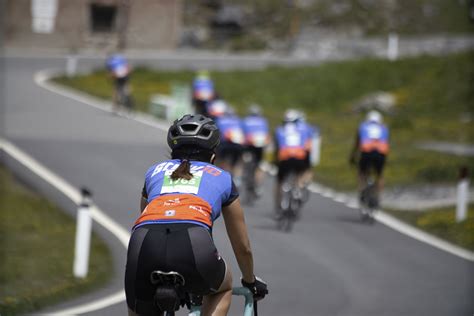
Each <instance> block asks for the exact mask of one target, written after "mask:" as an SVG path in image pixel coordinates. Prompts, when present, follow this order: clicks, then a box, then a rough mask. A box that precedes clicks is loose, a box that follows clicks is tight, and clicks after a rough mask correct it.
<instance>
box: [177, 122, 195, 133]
mask: <svg viewBox="0 0 474 316" xmlns="http://www.w3.org/2000/svg"><path fill="white" fill-rule="evenodd" d="M196 127H197V126H196V125H195V124H183V125H181V128H182V129H183V131H185V132H193V131H195V130H196Z"/></svg>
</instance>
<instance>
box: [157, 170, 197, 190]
mask: <svg viewBox="0 0 474 316" xmlns="http://www.w3.org/2000/svg"><path fill="white" fill-rule="evenodd" d="M172 173H173V171H172V170H167V171H165V176H164V178H163V186H162V187H161V193H162V194H163V193H191V194H197V193H198V191H199V185H200V184H201V179H202V174H203V172H202V171H197V172H194V173H193V178H192V179H190V180H186V179H176V180H173V179H171V174H172Z"/></svg>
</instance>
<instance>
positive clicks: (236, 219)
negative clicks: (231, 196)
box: [222, 198, 254, 283]
mask: <svg viewBox="0 0 474 316" xmlns="http://www.w3.org/2000/svg"><path fill="white" fill-rule="evenodd" d="M222 215H223V217H224V222H225V227H226V230H227V235H228V236H229V240H230V243H231V245H232V249H233V250H234V254H235V257H236V259H237V263H238V264H239V268H240V271H242V277H243V279H244V281H246V282H249V283H252V282H253V281H254V273H253V255H252V249H251V248H250V241H249V237H248V234H247V226H246V225H245V218H244V211H243V210H242V207H241V206H240V199H239V198H237V199H236V200H235V201H234V202H232V203H231V204H230V205H228V206H225V207H224V208H223V209H222Z"/></svg>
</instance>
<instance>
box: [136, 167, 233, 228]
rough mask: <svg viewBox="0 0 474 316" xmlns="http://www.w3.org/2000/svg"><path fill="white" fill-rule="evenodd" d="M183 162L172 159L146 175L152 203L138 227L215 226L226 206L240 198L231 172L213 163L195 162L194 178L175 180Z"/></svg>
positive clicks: (138, 221) (150, 202)
mask: <svg viewBox="0 0 474 316" xmlns="http://www.w3.org/2000/svg"><path fill="white" fill-rule="evenodd" d="M180 164H181V161H180V160H177V159H174V160H168V161H164V162H162V163H159V164H155V165H153V166H152V167H151V168H149V169H148V171H147V172H146V174H145V190H146V195H147V201H148V205H147V207H146V208H145V210H144V211H143V212H142V214H141V215H140V217H139V218H138V219H137V221H136V222H135V224H134V228H136V227H138V226H141V225H145V224H150V223H158V224H159V223H183V222H184V223H195V224H198V225H201V226H205V227H207V228H211V227H212V224H213V222H214V221H215V220H216V219H217V218H218V217H219V216H220V214H221V209H222V206H225V205H228V204H230V203H231V202H233V201H234V200H235V199H236V198H237V197H238V192H237V190H236V189H235V186H234V185H233V183H232V178H231V176H230V174H229V173H228V172H226V171H224V170H222V169H220V168H218V167H216V166H214V165H212V164H210V163H205V162H200V161H191V173H192V174H193V178H192V179H190V180H186V179H176V180H173V179H171V174H172V173H173V171H174V170H176V168H178V166H179V165H180Z"/></svg>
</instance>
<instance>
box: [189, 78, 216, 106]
mask: <svg viewBox="0 0 474 316" xmlns="http://www.w3.org/2000/svg"><path fill="white" fill-rule="evenodd" d="M193 97H194V98H195V99H197V100H202V101H209V100H211V99H212V98H213V97H214V83H213V82H212V80H211V79H209V78H196V79H195V80H194V81H193Z"/></svg>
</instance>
